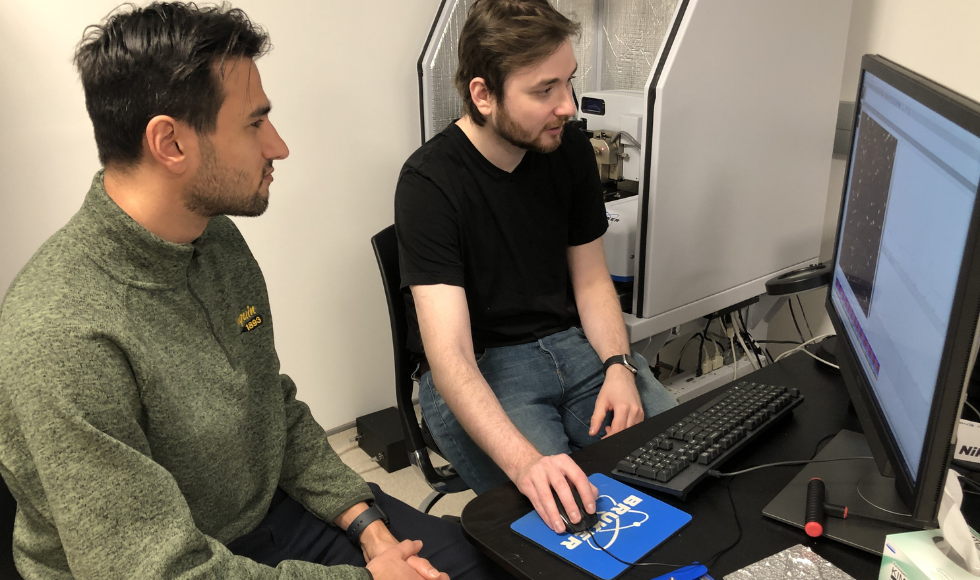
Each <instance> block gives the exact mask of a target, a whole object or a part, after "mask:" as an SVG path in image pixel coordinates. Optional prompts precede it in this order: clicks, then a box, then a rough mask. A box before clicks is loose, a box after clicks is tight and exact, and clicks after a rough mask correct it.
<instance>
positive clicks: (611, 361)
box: [602, 354, 640, 376]
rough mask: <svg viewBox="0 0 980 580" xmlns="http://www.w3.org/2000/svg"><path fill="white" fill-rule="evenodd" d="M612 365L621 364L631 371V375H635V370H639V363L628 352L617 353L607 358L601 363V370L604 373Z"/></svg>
mask: <svg viewBox="0 0 980 580" xmlns="http://www.w3.org/2000/svg"><path fill="white" fill-rule="evenodd" d="M613 365H623V366H624V367H626V368H627V369H629V371H630V372H631V373H633V376H636V372H637V371H638V370H640V365H639V364H638V363H637V362H636V359H634V358H633V357H631V356H630V355H628V354H617V355H613V356H611V357H609V358H607V359H606V362H604V363H602V372H603V373H605V372H606V371H608V370H609V367H611V366H613Z"/></svg>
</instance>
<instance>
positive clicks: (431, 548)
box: [368, 483, 510, 580]
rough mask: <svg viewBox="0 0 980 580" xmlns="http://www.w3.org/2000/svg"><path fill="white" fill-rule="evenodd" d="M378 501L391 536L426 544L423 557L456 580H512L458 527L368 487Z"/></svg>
mask: <svg viewBox="0 0 980 580" xmlns="http://www.w3.org/2000/svg"><path fill="white" fill-rule="evenodd" d="M368 485H369V486H371V491H372V492H374V497H375V501H377V502H378V505H379V506H380V507H381V509H382V510H384V512H385V513H386V514H388V519H389V520H390V525H389V528H390V529H391V533H392V535H393V536H395V538H396V539H398V540H399V541H401V540H422V551H420V552H419V555H420V556H422V557H423V558H425V559H426V560H428V561H429V563H431V564H432V565H433V566H435V568H436V569H437V570H439V571H441V572H445V573H446V574H448V575H449V577H450V578H452V579H453V580H482V579H484V578H487V579H489V578H509V577H510V576H508V575H507V574H505V573H504V572H503V570H501V569H500V568H499V567H497V565H496V564H494V563H493V562H491V561H490V560H489V559H487V558H486V556H484V555H483V554H482V553H480V551H479V550H477V549H476V547H474V546H473V545H472V544H470V543H469V542H468V541H466V538H465V537H464V536H463V529H462V527H460V525H459V524H458V523H455V522H451V521H448V520H444V519H442V518H437V517H435V516H430V515H427V514H424V513H422V512H420V511H418V510H416V509H415V508H413V507H411V506H409V505H407V504H405V503H403V502H401V501H399V500H397V499H395V498H393V497H391V496H389V495H388V494H386V493H384V492H383V491H382V490H381V489H380V488H379V487H378V486H377V485H375V484H373V483H368Z"/></svg>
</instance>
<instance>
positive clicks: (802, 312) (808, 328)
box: [796, 294, 816, 338]
mask: <svg viewBox="0 0 980 580" xmlns="http://www.w3.org/2000/svg"><path fill="white" fill-rule="evenodd" d="M796 303H797V304H799V305H800V314H802V315H803V322H805V323H806V331H807V332H809V333H810V338H813V337H814V336H816V335H815V334H813V330H811V329H810V321H809V320H807V319H806V310H803V301H802V300H800V295H799V294H797V295H796Z"/></svg>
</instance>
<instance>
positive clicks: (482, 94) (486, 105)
mask: <svg viewBox="0 0 980 580" xmlns="http://www.w3.org/2000/svg"><path fill="white" fill-rule="evenodd" d="M470 98H471V99H472V100H473V104H474V105H476V109H477V110H478V111H480V113H482V114H483V116H484V117H489V116H490V115H491V113H493V107H494V105H495V104H496V99H494V98H493V95H491V94H490V89H488V88H487V82H486V81H485V80H483V78H481V77H474V78H473V80H471V81H470Z"/></svg>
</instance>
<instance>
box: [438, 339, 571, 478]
mask: <svg viewBox="0 0 980 580" xmlns="http://www.w3.org/2000/svg"><path fill="white" fill-rule="evenodd" d="M478 365H479V368H480V372H481V373H482V374H483V377H484V379H486V381H487V383H488V384H489V386H490V389H491V390H492V391H493V393H494V395H495V396H496V397H497V400H498V401H499V402H500V405H501V407H502V408H503V410H504V412H505V413H506V414H507V416H508V418H509V419H510V421H511V422H512V423H513V424H514V426H515V427H517V429H518V431H520V432H521V433H522V434H523V435H524V437H526V438H527V440H528V441H530V442H531V444H532V445H534V446H535V448H536V449H537V450H538V451H539V452H540V453H542V454H544V455H556V454H559V453H568V452H569V451H570V449H569V445H568V438H567V436H566V435H565V429H564V426H563V424H562V418H561V414H560V412H559V410H558V408H557V407H558V404H559V401H560V399H561V396H562V388H561V381H560V379H559V377H558V369H557V367H556V363H555V361H554V358H553V357H552V356H551V354H550V353H548V352H547V351H544V350H542V349H541V348H540V347H539V346H538V344H537V343H531V344H527V345H518V346H515V347H502V348H492V349H487V351H486V352H485V353H484V355H483V356H482V357H481V359H480V360H479V363H478ZM419 402H420V404H421V407H422V415H423V416H424V417H425V421H426V423H427V424H428V426H429V431H430V432H431V433H432V436H433V438H434V439H435V440H436V443H437V444H438V445H439V448H440V451H442V452H443V455H444V456H445V457H446V459H448V460H449V462H450V463H452V464H453V467H455V468H456V470H457V471H458V472H459V473H460V475H461V476H462V477H463V480H464V481H465V482H466V483H467V485H469V486H470V487H471V488H472V489H473V490H474V491H475V492H476V493H478V494H479V493H483V492H484V491H487V490H489V489H492V488H493V487H496V486H497V485H500V484H502V483H505V482H506V481H508V479H507V476H506V475H505V474H504V472H503V471H501V470H500V468H499V467H497V466H496V464H495V463H494V462H493V460H492V459H491V458H490V457H489V456H487V455H486V453H484V452H483V450H482V449H481V448H480V447H479V446H478V445H477V444H476V443H475V442H474V441H473V440H472V438H470V436H469V435H468V434H467V433H466V431H465V429H463V427H462V425H460V424H459V421H458V420H457V419H456V416H455V415H454V414H453V413H452V411H451V410H450V409H449V407H448V405H446V402H445V401H444V400H443V399H442V397H441V396H440V395H439V392H438V390H437V389H436V388H435V385H434V384H433V382H432V374H431V373H426V374H425V375H423V376H422V380H421V381H420V382H419Z"/></svg>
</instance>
